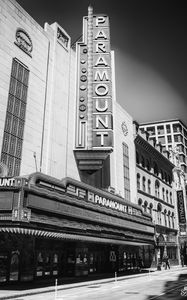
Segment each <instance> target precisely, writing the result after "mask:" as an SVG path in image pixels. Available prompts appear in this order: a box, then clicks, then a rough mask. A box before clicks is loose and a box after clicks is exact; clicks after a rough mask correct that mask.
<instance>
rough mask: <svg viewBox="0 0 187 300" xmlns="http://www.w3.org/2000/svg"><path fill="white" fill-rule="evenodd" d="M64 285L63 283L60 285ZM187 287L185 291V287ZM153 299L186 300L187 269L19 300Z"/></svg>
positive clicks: (155, 273) (58, 291) (57, 291)
mask: <svg viewBox="0 0 187 300" xmlns="http://www.w3.org/2000/svg"><path fill="white" fill-rule="evenodd" d="M61 288H62V286H61ZM185 288H186V290H185ZM33 298H34V299H35V300H41V299H45V300H71V299H72V300H74V299H76V300H79V299H81V300H87V299H89V300H95V299H106V300H110V299H111V300H115V299H116V300H120V299H129V300H137V299H138V300H152V299H159V300H161V299H162V300H164V299H175V300H179V299H187V271H186V270H172V269H171V270H166V271H165V270H164V271H161V272H154V273H150V274H146V275H144V276H140V277H136V278H132V279H123V280H120V278H119V279H118V280H116V281H115V279H114V281H113V282H108V283H104V284H103V283H102V284H100V283H99V282H98V284H94V285H93V284H92V285H91V284H90V285H89V284H88V285H87V286H84V287H76V288H72V289H66V290H61V289H59V290H58V288H57V289H56V291H55V289H54V291H53V292H46V293H42V294H38V295H30V296H22V297H19V298H14V299H17V300H18V299H19V300H31V299H33Z"/></svg>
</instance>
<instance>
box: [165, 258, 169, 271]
mask: <svg viewBox="0 0 187 300" xmlns="http://www.w3.org/2000/svg"><path fill="white" fill-rule="evenodd" d="M167 267H168V269H170V263H169V257H168V256H166V257H165V270H167Z"/></svg>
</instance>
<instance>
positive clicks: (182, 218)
mask: <svg viewBox="0 0 187 300" xmlns="http://www.w3.org/2000/svg"><path fill="white" fill-rule="evenodd" d="M177 207H178V217H179V224H185V223H186V215H185V207H184V197H183V191H182V190H181V191H177Z"/></svg>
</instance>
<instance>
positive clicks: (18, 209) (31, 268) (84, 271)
mask: <svg viewBox="0 0 187 300" xmlns="http://www.w3.org/2000/svg"><path fill="white" fill-rule="evenodd" d="M0 195H1V196H0V266H1V267H0V282H1V283H8V282H17V281H31V280H37V279H45V278H51V277H55V278H57V277H58V278H63V277H80V276H81V277H83V278H84V277H85V276H91V275H92V274H110V273H113V274H114V272H118V273H123V272H128V271H131V270H136V269H138V268H139V261H140V259H141V260H142V262H143V265H144V266H145V267H149V266H150V265H151V261H152V256H153V255H152V253H153V248H154V225H153V224H152V222H151V218H150V217H149V216H148V215H147V214H144V213H143V212H142V210H141V208H140V207H138V206H137V205H135V204H132V203H129V202H125V201H124V200H123V199H122V198H121V197H119V196H116V195H112V194H110V193H108V192H105V191H103V190H99V189H97V188H94V187H92V186H89V185H87V184H84V183H81V182H78V181H76V180H73V179H71V178H65V179H63V180H61V181H60V180H57V179H55V178H52V177H50V176H47V175H44V174H41V173H34V174H32V175H30V176H28V178H12V179H11V181H10V179H9V180H8V179H6V180H5V179H4V182H3V181H1V186H0ZM83 280H84V279H83Z"/></svg>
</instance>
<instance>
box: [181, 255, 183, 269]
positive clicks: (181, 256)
mask: <svg viewBox="0 0 187 300" xmlns="http://www.w3.org/2000/svg"><path fill="white" fill-rule="evenodd" d="M181 265H182V267H184V255H183V254H181Z"/></svg>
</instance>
